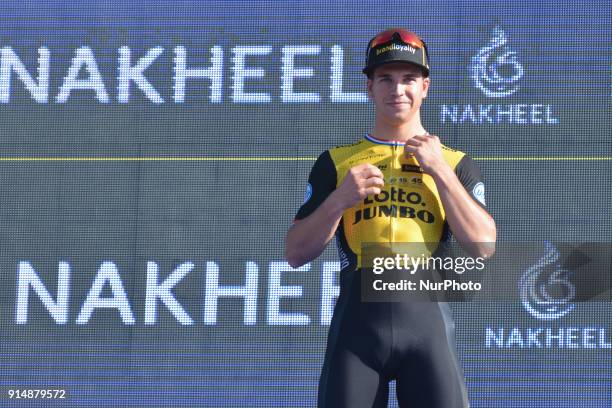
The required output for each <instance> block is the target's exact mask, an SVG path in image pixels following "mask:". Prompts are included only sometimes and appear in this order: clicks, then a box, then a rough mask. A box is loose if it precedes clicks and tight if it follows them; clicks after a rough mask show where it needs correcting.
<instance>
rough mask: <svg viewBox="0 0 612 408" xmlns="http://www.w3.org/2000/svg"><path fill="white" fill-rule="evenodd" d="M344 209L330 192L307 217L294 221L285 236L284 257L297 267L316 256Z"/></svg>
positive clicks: (332, 234)
mask: <svg viewBox="0 0 612 408" xmlns="http://www.w3.org/2000/svg"><path fill="white" fill-rule="evenodd" d="M343 212H344V209H343V208H342V207H341V206H340V205H339V203H338V200H336V199H335V196H334V194H333V193H332V194H331V195H330V196H329V197H328V198H327V199H326V200H325V201H324V202H323V204H321V206H320V207H319V208H317V209H316V210H315V211H314V212H313V213H312V214H310V215H309V216H308V217H306V218H304V219H301V220H298V221H296V222H295V223H294V224H293V225H292V226H291V228H289V231H288V232H287V236H286V238H285V259H287V262H289V265H291V267H293V268H298V267H300V266H302V265H304V264H305V263H307V262H310V261H312V260H313V259H315V258H317V257H318V256H319V255H321V253H322V252H323V250H324V249H325V247H326V246H327V244H328V243H329V241H331V239H332V238H333V237H334V234H335V232H336V229H337V228H338V224H339V222H340V219H341V218H342V213H343Z"/></svg>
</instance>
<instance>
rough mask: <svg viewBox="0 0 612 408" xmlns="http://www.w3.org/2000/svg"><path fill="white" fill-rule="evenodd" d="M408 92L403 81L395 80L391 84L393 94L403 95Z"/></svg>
mask: <svg viewBox="0 0 612 408" xmlns="http://www.w3.org/2000/svg"><path fill="white" fill-rule="evenodd" d="M405 92H406V85H405V84H403V83H402V82H401V81H397V82H393V84H391V94H392V95H403V94H404V93H405Z"/></svg>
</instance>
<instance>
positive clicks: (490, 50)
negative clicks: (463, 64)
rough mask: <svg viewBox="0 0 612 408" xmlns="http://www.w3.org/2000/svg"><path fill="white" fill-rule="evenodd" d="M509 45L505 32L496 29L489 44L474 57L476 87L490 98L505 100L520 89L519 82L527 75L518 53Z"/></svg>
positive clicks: (473, 72)
mask: <svg viewBox="0 0 612 408" xmlns="http://www.w3.org/2000/svg"><path fill="white" fill-rule="evenodd" d="M507 43H508V38H507V36H506V33H505V32H504V30H502V29H501V28H500V27H495V29H493V37H492V38H491V40H489V43H488V44H487V45H486V46H484V47H483V48H481V49H480V51H478V53H477V54H476V55H475V56H474V57H472V64H471V65H470V75H471V77H472V80H473V81H474V85H475V86H476V88H478V89H480V90H481V91H482V92H483V93H484V94H485V95H486V96H488V97H489V98H503V97H506V96H510V95H512V94H513V93H515V92H516V91H517V90H518V89H519V86H518V84H517V82H518V81H519V80H520V79H521V78H522V77H523V74H524V73H525V70H524V69H523V66H522V65H521V64H520V63H519V62H518V58H517V54H516V52H514V51H512V50H510V48H509V47H508V46H506V44H507Z"/></svg>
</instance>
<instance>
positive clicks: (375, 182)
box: [363, 177, 385, 187]
mask: <svg viewBox="0 0 612 408" xmlns="http://www.w3.org/2000/svg"><path fill="white" fill-rule="evenodd" d="M384 185H385V180H383V179H382V178H380V177H370V178H368V179H366V180H365V181H364V182H363V186H364V187H383V186H384Z"/></svg>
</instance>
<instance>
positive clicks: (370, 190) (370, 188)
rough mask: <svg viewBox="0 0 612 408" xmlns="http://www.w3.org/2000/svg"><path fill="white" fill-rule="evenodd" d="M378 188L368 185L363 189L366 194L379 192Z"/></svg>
mask: <svg viewBox="0 0 612 408" xmlns="http://www.w3.org/2000/svg"><path fill="white" fill-rule="evenodd" d="M380 191H381V190H380V188H378V187H368V188H366V189H365V190H364V193H365V195H366V196H369V195H376V194H380Z"/></svg>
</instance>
